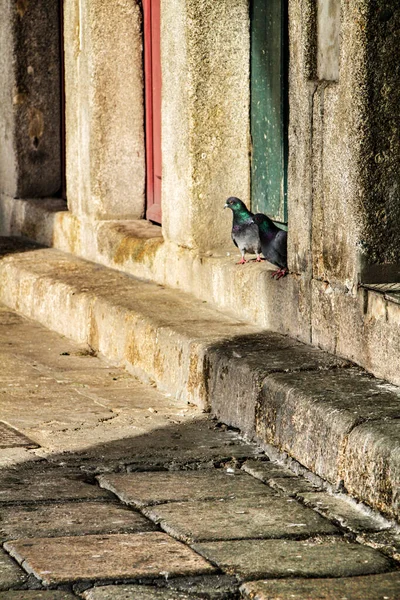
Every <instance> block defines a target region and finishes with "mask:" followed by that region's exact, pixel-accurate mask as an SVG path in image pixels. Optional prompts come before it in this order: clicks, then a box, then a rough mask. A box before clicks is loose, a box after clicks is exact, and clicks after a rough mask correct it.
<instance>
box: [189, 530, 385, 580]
mask: <svg viewBox="0 0 400 600" xmlns="http://www.w3.org/2000/svg"><path fill="white" fill-rule="evenodd" d="M193 548H194V549H195V550H196V551H197V552H199V553H200V554H201V555H202V556H204V557H205V558H207V559H208V560H210V561H211V562H212V563H213V564H216V565H218V566H219V567H220V568H221V569H222V570H223V571H224V572H225V573H228V574H229V575H236V576H237V577H239V579H241V580H250V579H262V578H267V577H268V578H276V577H350V576H354V575H367V574H371V573H382V572H384V571H389V570H391V569H393V568H394V566H393V563H392V562H391V561H390V560H389V559H387V558H386V557H384V556H383V555H382V554H380V553H379V552H377V551H376V550H373V549H372V548H367V547H365V546H361V545H360V544H356V543H351V542H347V541H345V540H343V539H341V538H319V539H309V540H282V539H281V540H235V541H221V542H207V543H201V544H194V545H193Z"/></svg>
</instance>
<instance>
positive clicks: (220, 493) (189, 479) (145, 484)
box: [98, 469, 268, 508]
mask: <svg viewBox="0 0 400 600" xmlns="http://www.w3.org/2000/svg"><path fill="white" fill-rule="evenodd" d="M98 480H99V483H100V485H101V487H104V488H106V489H107V490H110V491H111V492H113V493H114V494H116V495H117V496H118V497H119V498H120V499H121V500H122V501H123V502H125V503H127V504H131V505H133V506H136V507H138V508H140V507H142V506H147V505H149V504H160V503H163V502H176V501H181V502H182V501H184V500H209V499H212V498H237V497H240V496H245V497H250V496H255V495H258V494H259V495H263V494H265V493H268V488H267V487H266V486H265V485H263V484H261V483H259V482H258V481H255V480H254V479H253V478H252V477H249V476H248V475H244V476H243V474H242V473H240V471H236V472H235V473H229V472H227V471H225V470H209V469H207V470H206V471H200V472H175V473H162V472H160V473H148V472H144V473H129V474H123V473H121V474H119V473H117V474H115V475H114V474H112V475H102V476H100V477H99V478H98Z"/></svg>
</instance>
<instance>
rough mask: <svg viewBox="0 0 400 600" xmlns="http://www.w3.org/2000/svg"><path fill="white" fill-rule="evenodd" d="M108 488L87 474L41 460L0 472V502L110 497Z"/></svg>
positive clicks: (105, 498)
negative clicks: (87, 479) (88, 479)
mask: <svg viewBox="0 0 400 600" xmlns="http://www.w3.org/2000/svg"><path fill="white" fill-rule="evenodd" d="M110 498H111V495H110V493H109V492H107V491H106V490H102V489H100V488H99V487H97V486H94V485H90V484H89V483H86V482H85V475H82V473H79V471H78V472H72V471H71V472H68V471H67V470H65V469H62V468H57V467H51V466H49V467H47V468H46V467H43V464H41V463H39V464H36V465H31V466H30V468H24V469H21V468H13V469H10V470H8V471H3V472H2V473H1V475H0V504H3V503H21V502H23V503H26V502H43V501H47V500H107V499H110Z"/></svg>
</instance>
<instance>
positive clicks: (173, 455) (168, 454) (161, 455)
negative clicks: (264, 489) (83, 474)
mask: <svg viewBox="0 0 400 600" xmlns="http://www.w3.org/2000/svg"><path fill="white" fill-rule="evenodd" d="M260 454H262V452H261V450H260V449H259V448H257V447H256V446H254V445H253V444H249V443H246V442H244V441H243V440H242V439H240V437H239V436H238V434H237V432H234V431H221V430H220V429H217V428H215V424H214V423H213V422H212V421H210V420H209V419H208V418H207V417H203V416H198V417H196V418H193V419H191V420H190V421H187V422H185V423H178V424H174V423H171V424H170V425H169V426H164V427H162V428H158V429H155V430H154V429H150V430H149V431H148V432H145V433H144V434H143V435H137V436H135V435H133V436H131V437H129V438H124V439H121V440H116V441H115V442H113V443H112V444H106V445H104V446H102V445H98V446H95V447H91V448H88V449H86V450H84V451H82V452H79V453H76V454H75V455H74V456H71V460H72V462H75V463H79V464H80V465H82V464H84V463H85V462H86V463H88V464H91V465H92V466H93V467H94V468H95V467H96V466H98V465H101V464H107V462H108V463H113V461H118V463H123V464H125V465H127V469H128V470H131V471H145V470H156V469H159V468H164V469H174V468H185V465H193V464H197V465H207V466H214V465H215V464H218V465H219V464H221V463H225V462H228V461H231V460H236V459H239V460H243V459H246V458H254V457H255V456H258V455H260Z"/></svg>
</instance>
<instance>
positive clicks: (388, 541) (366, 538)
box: [357, 527, 400, 562]
mask: <svg viewBox="0 0 400 600" xmlns="http://www.w3.org/2000/svg"><path fill="white" fill-rule="evenodd" d="M357 541H358V542H360V543H362V544H367V545H368V546H371V548H375V549H376V550H380V551H381V552H382V553H383V554H386V556H390V557H391V558H394V559H395V560H397V561H398V562H400V533H399V531H398V529H397V527H393V528H391V529H387V530H386V531H379V532H377V533H368V532H366V533H364V532H362V533H359V534H358V535H357Z"/></svg>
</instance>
